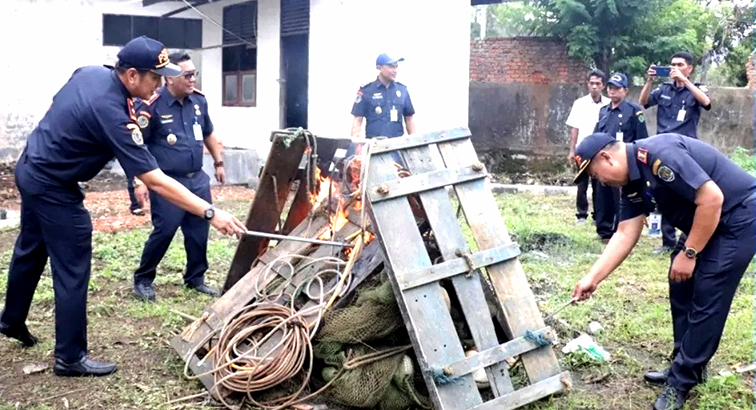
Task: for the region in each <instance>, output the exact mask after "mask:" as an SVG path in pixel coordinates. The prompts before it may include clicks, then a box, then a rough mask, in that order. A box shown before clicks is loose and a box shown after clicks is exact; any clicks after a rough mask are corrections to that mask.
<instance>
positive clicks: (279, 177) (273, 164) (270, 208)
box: [223, 136, 307, 292]
mask: <svg viewBox="0 0 756 410" xmlns="http://www.w3.org/2000/svg"><path fill="white" fill-rule="evenodd" d="M306 146H307V143H306V141H305V137H304V136H302V137H299V138H296V139H293V140H290V139H287V138H286V137H283V136H278V137H276V138H274V140H273V145H272V146H271V149H270V153H269V154H268V159H267V161H266V162H265V167H264V168H263V172H262V175H260V183H259V185H258V188H257V192H256V193H255V197H254V199H253V200H252V205H251V206H250V209H249V213H248V214H247V221H246V223H245V224H244V225H245V226H246V227H247V229H248V230H250V231H260V232H268V233H273V232H274V231H275V230H276V226H278V223H279V220H280V218H281V211H283V209H282V207H283V205H284V204H285V203H286V198H287V197H288V195H289V190H290V184H291V182H292V181H293V180H294V177H295V176H296V174H297V172H298V169H299V164H300V163H301V162H302V156H303V155H304V153H305V147H306ZM268 242H269V240H268V239H266V238H260V237H253V236H244V237H242V238H241V240H240V241H239V244H238V245H237V246H236V252H235V253H234V258H233V259H232V260H231V267H230V268H229V270H228V274H227V275H226V281H225V283H224V284H223V291H224V292H227V291H228V290H230V289H231V287H232V286H234V284H235V283H236V282H238V281H239V279H241V278H242V276H244V275H245V274H247V272H249V270H250V268H251V267H252V263H253V262H254V261H255V259H257V257H258V256H259V255H260V254H261V253H262V252H263V251H264V250H265V248H266V247H267V246H268Z"/></svg>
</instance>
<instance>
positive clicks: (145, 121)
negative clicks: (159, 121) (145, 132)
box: [137, 115, 150, 128]
mask: <svg viewBox="0 0 756 410" xmlns="http://www.w3.org/2000/svg"><path fill="white" fill-rule="evenodd" d="M137 124H139V128H147V125H149V124H150V120H149V118H147V116H146V115H140V116H139V118H137Z"/></svg>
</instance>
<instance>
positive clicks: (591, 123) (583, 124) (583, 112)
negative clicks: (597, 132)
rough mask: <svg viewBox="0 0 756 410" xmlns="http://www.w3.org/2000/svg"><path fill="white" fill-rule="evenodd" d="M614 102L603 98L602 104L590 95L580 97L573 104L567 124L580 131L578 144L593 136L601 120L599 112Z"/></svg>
mask: <svg viewBox="0 0 756 410" xmlns="http://www.w3.org/2000/svg"><path fill="white" fill-rule="evenodd" d="M611 101H612V100H610V99H609V97H605V96H603V95H602V96H601V102H595V101H593V97H591V95H590V94H588V95H586V96H583V97H580V98H578V99H577V100H575V102H574V103H573V104H572V110H570V115H569V117H567V121H566V124H567V125H568V126H570V127H572V128H577V129H578V137H577V143H576V144H575V146H577V144H580V141H582V140H583V138H585V137H587V136H589V135H591V134H593V129H594V128H596V123H597V122H598V120H599V111H600V110H601V107H603V106H605V105H607V104H609V103H610V102H611Z"/></svg>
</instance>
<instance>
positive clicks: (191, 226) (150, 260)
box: [134, 171, 212, 287]
mask: <svg viewBox="0 0 756 410" xmlns="http://www.w3.org/2000/svg"><path fill="white" fill-rule="evenodd" d="M170 176H172V177H173V178H174V179H175V180H176V181H178V182H180V183H181V184H182V185H184V186H185V187H186V188H187V189H188V190H189V191H191V192H192V193H193V194H195V195H197V196H198V197H200V198H202V199H204V200H205V201H207V202H212V201H211V195H210V177H208V176H207V174H205V173H204V172H202V171H198V172H196V173H194V174H193V175H192V176H191V177H186V176H183V177H182V176H176V175H170ZM150 214H151V215H152V226H153V229H152V233H150V237H149V238H148V239H147V242H146V243H145V244H144V250H143V251H142V259H141V262H140V263H139V268H137V270H136V272H134V284H138V283H146V284H151V283H152V282H154V281H155V276H156V274H157V266H158V264H159V263H160V261H161V260H162V259H163V256H165V252H166V251H168V247H169V246H170V245H171V241H173V236H174V235H175V234H176V231H177V230H178V228H179V227H181V232H183V233H184V250H185V251H186V270H185V271H184V283H185V284H187V285H191V286H195V287H196V286H199V285H202V284H203V283H204V281H205V271H207V238H208V230H209V226H210V225H209V224H208V222H207V221H206V220H205V219H204V218H202V217H199V216H197V215H193V214H190V213H189V212H186V211H184V210H183V209H181V208H179V207H178V206H176V205H174V204H172V203H170V202H168V200H166V199H164V198H163V197H161V196H160V195H158V194H156V193H154V192H153V191H150Z"/></svg>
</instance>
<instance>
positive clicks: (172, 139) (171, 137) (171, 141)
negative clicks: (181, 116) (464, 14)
mask: <svg viewBox="0 0 756 410" xmlns="http://www.w3.org/2000/svg"><path fill="white" fill-rule="evenodd" d="M165 140H166V141H168V143H169V144H171V145H173V144H175V143H176V141H178V138H176V134H168V136H167V137H166V138H165Z"/></svg>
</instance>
